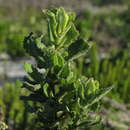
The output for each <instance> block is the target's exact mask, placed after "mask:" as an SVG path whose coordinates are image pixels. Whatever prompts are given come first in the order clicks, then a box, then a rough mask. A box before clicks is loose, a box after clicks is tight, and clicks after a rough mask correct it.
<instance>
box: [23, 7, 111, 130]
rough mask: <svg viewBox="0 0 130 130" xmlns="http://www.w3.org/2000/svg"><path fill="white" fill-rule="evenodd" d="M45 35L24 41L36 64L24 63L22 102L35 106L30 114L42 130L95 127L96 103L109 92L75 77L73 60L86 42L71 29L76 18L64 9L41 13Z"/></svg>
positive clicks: (85, 49)
mask: <svg viewBox="0 0 130 130" xmlns="http://www.w3.org/2000/svg"><path fill="white" fill-rule="evenodd" d="M43 13H44V16H45V18H46V21H47V25H48V31H47V34H46V35H44V36H42V35H41V36H35V35H34V34H33V33H30V35H29V36H27V37H26V38H25V40H24V48H25V50H26V52H27V53H28V54H29V55H30V56H32V57H34V59H35V61H36V64H35V65H33V64H30V63H25V65H24V67H25V71H26V72H27V73H28V76H27V77H25V79H24V83H23V86H22V87H23V88H25V89H26V90H27V91H28V94H27V95H22V96H21V99H23V100H26V101H32V102H34V105H31V106H29V110H30V112H33V113H35V114H36V116H37V119H36V120H37V121H38V122H40V124H41V127H42V128H44V129H60V130H69V129H70V130H72V129H74V130H75V129H78V128H84V129H86V128H88V127H89V126H91V125H93V124H95V123H96V122H97V121H98V120H99V117H98V116H95V114H94V113H95V112H96V109H97V108H98V105H95V106H96V107H94V104H95V103H96V104H98V103H97V102H98V101H99V100H100V99H101V98H102V97H103V96H104V95H105V94H106V93H107V92H108V91H109V90H110V89H111V88H107V89H104V88H100V87H99V83H98V81H95V80H94V79H93V78H90V79H88V78H86V77H84V76H82V75H78V74H77V71H76V70H77V69H78V68H76V65H75V62H74V61H75V60H76V59H78V58H80V57H81V56H82V55H84V54H86V52H87V51H88V49H89V48H90V44H89V42H88V41H85V40H83V39H81V38H80V35H79V32H78V31H77V30H76V28H75V25H74V20H75V14H74V13H72V12H66V11H65V10H64V9H63V8H56V9H50V10H44V11H43Z"/></svg>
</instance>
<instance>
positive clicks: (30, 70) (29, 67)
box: [24, 63, 33, 73]
mask: <svg viewBox="0 0 130 130" xmlns="http://www.w3.org/2000/svg"><path fill="white" fill-rule="evenodd" d="M24 70H25V71H26V72H27V73H32V72H33V69H32V64H29V63H25V64H24Z"/></svg>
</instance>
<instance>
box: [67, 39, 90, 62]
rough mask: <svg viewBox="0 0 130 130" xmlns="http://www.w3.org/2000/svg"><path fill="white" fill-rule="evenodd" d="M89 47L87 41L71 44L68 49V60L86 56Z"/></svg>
mask: <svg viewBox="0 0 130 130" xmlns="http://www.w3.org/2000/svg"><path fill="white" fill-rule="evenodd" d="M90 47H91V45H90V44H88V42H87V41H85V40H83V39H79V40H77V41H76V42H74V43H72V44H71V45H70V46H69V48H68V52H69V56H68V59H70V60H74V59H77V58H79V57H80V56H82V55H84V54H86V52H88V49H89V48H90Z"/></svg>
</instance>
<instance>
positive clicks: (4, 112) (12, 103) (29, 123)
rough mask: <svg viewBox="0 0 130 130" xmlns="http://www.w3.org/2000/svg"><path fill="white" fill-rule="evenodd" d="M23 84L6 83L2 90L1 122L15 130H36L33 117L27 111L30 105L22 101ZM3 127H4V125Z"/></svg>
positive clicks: (0, 96) (0, 94)
mask: <svg viewBox="0 0 130 130" xmlns="http://www.w3.org/2000/svg"><path fill="white" fill-rule="evenodd" d="M20 86H21V83H20V82H18V81H17V82H16V83H6V84H5V86H4V87H3V88H0V110H1V112H0V120H3V121H4V122H5V123H6V124H7V125H8V127H9V129H13V130H35V123H34V120H33V115H30V114H29V113H28V112H27V110H26V109H25V108H26V107H27V106H28V104H27V103H26V102H23V101H21V100H20V98H19V96H20V93H21V88H20ZM2 126H3V125H2Z"/></svg>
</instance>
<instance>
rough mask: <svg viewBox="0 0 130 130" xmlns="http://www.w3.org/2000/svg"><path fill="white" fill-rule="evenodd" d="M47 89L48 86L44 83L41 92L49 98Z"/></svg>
mask: <svg viewBox="0 0 130 130" xmlns="http://www.w3.org/2000/svg"><path fill="white" fill-rule="evenodd" d="M48 89H49V85H48V83H45V85H44V86H43V92H44V94H45V95H46V97H49V94H48V91H49V90H48Z"/></svg>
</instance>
